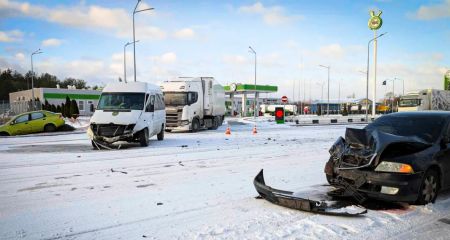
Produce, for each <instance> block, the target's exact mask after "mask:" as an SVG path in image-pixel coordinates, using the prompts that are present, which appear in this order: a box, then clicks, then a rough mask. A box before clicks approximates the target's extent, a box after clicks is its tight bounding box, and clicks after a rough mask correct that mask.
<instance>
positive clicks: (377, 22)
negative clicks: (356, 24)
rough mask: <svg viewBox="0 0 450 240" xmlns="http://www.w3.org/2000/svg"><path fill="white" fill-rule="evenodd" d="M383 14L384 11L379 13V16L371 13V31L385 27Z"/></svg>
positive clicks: (369, 24)
mask: <svg viewBox="0 0 450 240" xmlns="http://www.w3.org/2000/svg"><path fill="white" fill-rule="evenodd" d="M381 13H383V12H382V11H379V12H378V14H375V12H374V11H370V19H369V23H368V26H369V28H370V30H378V29H380V28H381V25H383V19H381V17H380V16H381Z"/></svg>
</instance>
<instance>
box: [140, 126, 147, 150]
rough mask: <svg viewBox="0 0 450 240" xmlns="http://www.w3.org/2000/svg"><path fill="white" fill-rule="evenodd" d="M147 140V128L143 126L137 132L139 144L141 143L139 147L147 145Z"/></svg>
mask: <svg viewBox="0 0 450 240" xmlns="http://www.w3.org/2000/svg"><path fill="white" fill-rule="evenodd" d="M149 142H150V139H149V137H148V129H147V128H145V129H143V130H142V131H140V132H139V144H141V147H147V146H148V144H149Z"/></svg>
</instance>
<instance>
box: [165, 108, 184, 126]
mask: <svg viewBox="0 0 450 240" xmlns="http://www.w3.org/2000/svg"><path fill="white" fill-rule="evenodd" d="M182 113H183V109H176V110H175V109H174V110H172V109H170V110H169V109H166V126H167V127H178V126H180V125H181V114H182Z"/></svg>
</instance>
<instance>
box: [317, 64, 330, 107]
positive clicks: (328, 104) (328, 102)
mask: <svg viewBox="0 0 450 240" xmlns="http://www.w3.org/2000/svg"><path fill="white" fill-rule="evenodd" d="M319 67H323V68H326V69H327V70H328V84H327V85H328V92H327V95H328V100H327V115H330V66H324V65H319Z"/></svg>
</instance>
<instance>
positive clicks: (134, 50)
mask: <svg viewBox="0 0 450 240" xmlns="http://www.w3.org/2000/svg"><path fill="white" fill-rule="evenodd" d="M140 2H141V0H138V1H137V3H136V7H134V10H133V42H134V43H135V42H136V34H135V32H136V31H135V28H134V15H135V14H136V13H139V12H144V11H148V10H153V9H154V8H146V9H141V10H136V9H137V7H138V6H139V3H140ZM133 62H134V81H135V82H136V44H133Z"/></svg>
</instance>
